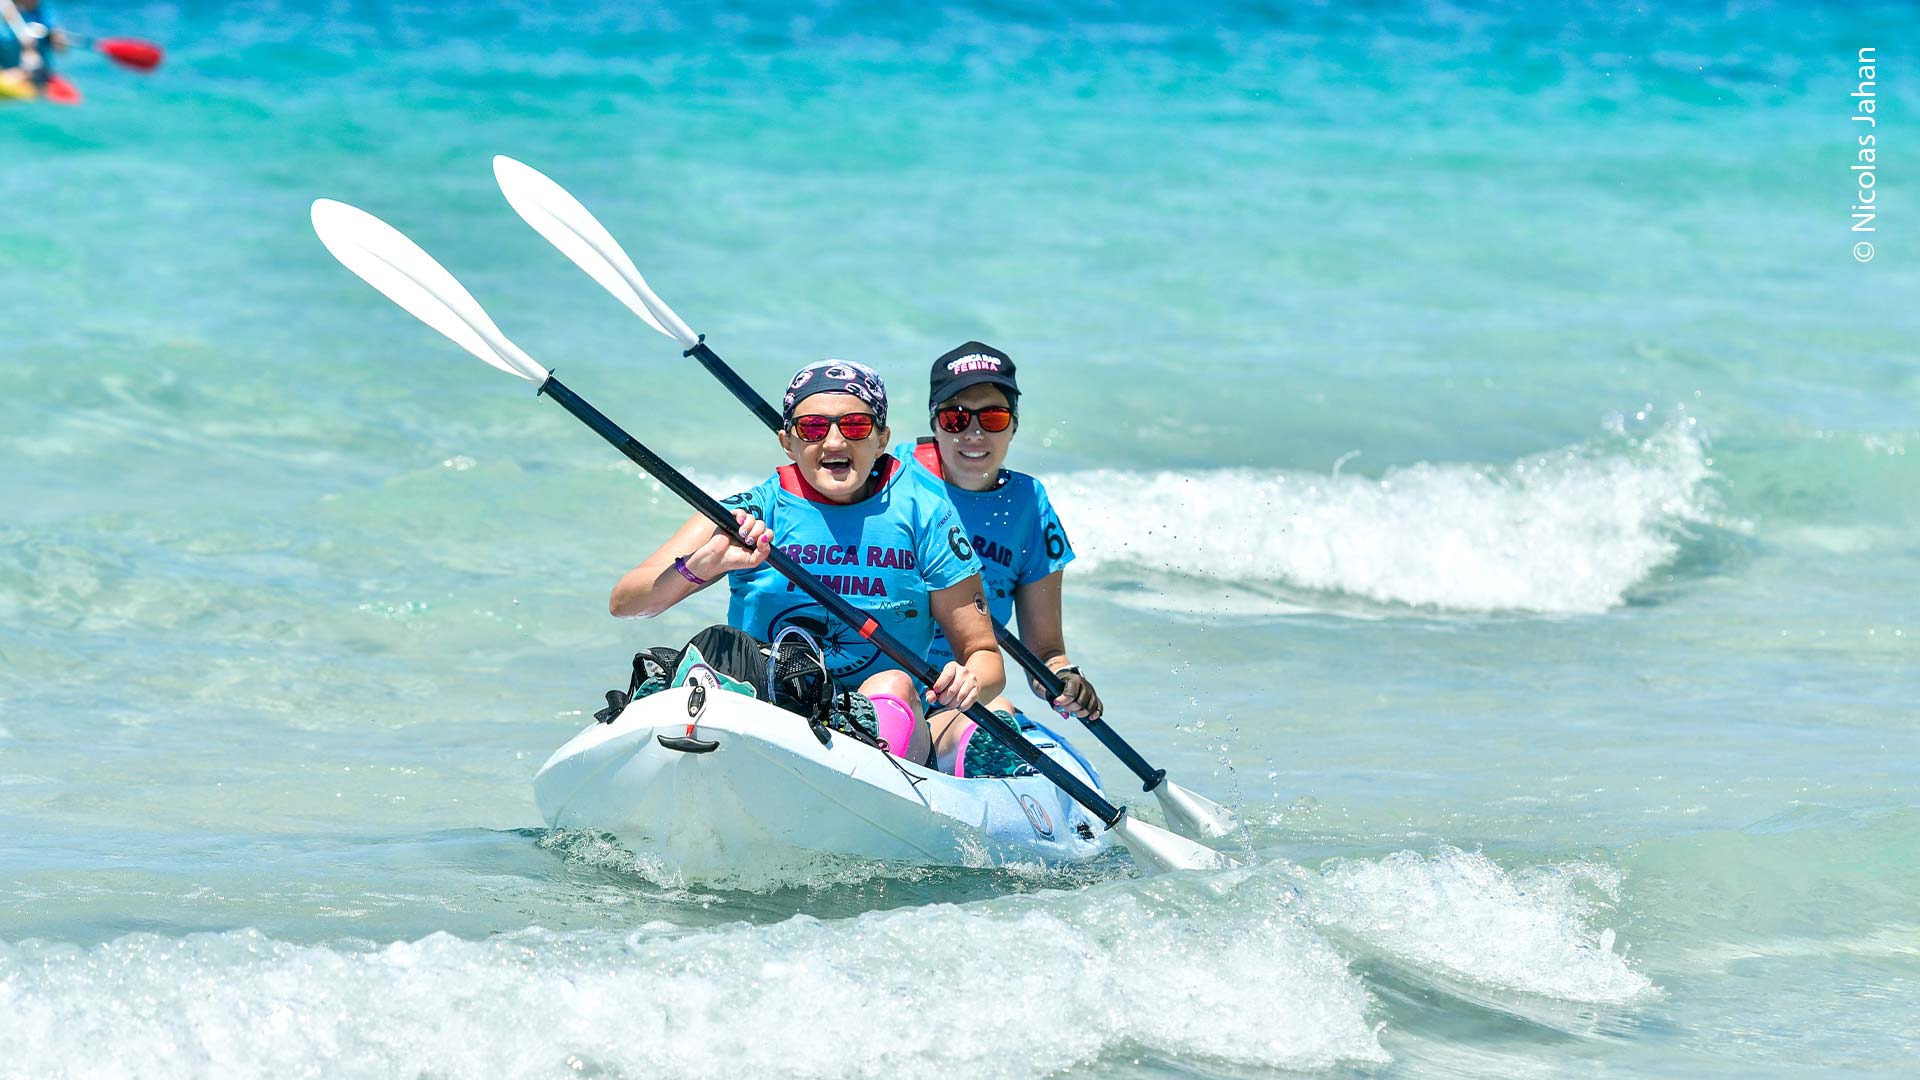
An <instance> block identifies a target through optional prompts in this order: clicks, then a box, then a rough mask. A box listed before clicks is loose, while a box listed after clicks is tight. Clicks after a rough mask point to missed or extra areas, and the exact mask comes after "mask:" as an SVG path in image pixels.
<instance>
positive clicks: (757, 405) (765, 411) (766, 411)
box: [680, 334, 780, 434]
mask: <svg viewBox="0 0 1920 1080" xmlns="http://www.w3.org/2000/svg"><path fill="white" fill-rule="evenodd" d="M680 355H682V356H691V357H693V358H694V359H695V360H698V361H700V366H701V367H703V368H706V369H707V371H708V373H709V374H711V375H712V376H713V377H714V378H716V379H719V380H720V385H722V386H724V387H726V388H727V390H728V391H729V392H731V393H732V394H733V396H734V397H736V398H738V399H739V400H740V404H742V405H745V406H746V407H747V408H749V409H752V410H753V414H754V415H755V416H758V417H759V418H760V422H761V423H763V424H765V425H767V430H769V431H772V432H774V433H775V434H779V432H780V414H779V413H777V412H774V411H773V406H772V405H769V404H767V399H766V398H763V397H761V396H760V394H759V392H758V391H756V390H754V388H753V387H751V386H748V385H747V381H746V380H745V379H742V378H741V377H740V376H739V374H738V373H737V372H735V371H734V370H733V369H732V368H730V367H728V366H727V362H726V361H725V360H722V359H720V354H719V353H716V352H714V351H713V350H712V349H709V348H707V336H706V335H705V334H702V335H700V341H699V343H698V344H696V345H695V346H694V347H693V348H691V349H688V350H687V351H686V352H683V353H681V354H680Z"/></svg>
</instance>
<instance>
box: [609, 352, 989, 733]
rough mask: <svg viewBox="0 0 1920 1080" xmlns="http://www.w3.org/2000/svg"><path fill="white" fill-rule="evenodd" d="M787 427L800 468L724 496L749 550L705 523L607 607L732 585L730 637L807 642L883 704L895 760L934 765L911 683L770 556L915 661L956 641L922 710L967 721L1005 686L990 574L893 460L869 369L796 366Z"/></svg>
mask: <svg viewBox="0 0 1920 1080" xmlns="http://www.w3.org/2000/svg"><path fill="white" fill-rule="evenodd" d="M781 418H782V421H783V423H782V429H781V432H780V445H781V448H782V449H784V450H785V451H786V454H787V457H788V458H790V459H792V464H790V465H784V466H781V467H780V468H779V469H778V470H776V471H775V472H774V474H773V475H772V476H770V477H768V478H767V479H766V480H764V481H762V482H761V483H760V484H759V485H758V486H756V487H754V488H753V489H752V490H750V491H744V492H741V493H740V494H738V495H735V496H733V497H732V498H730V499H727V500H725V501H726V503H727V504H728V505H730V506H732V507H733V508H734V517H735V518H736V519H737V520H738V521H739V523H740V534H741V537H742V538H743V539H745V540H746V541H747V542H748V545H749V546H747V547H741V546H740V545H739V544H737V543H735V542H734V541H733V539H732V538H731V537H729V536H728V535H727V534H726V533H725V532H722V531H721V530H719V529H717V528H715V527H714V526H713V523H712V522H710V521H708V520H707V519H706V518H703V517H700V516H698V515H695V516H694V517H692V518H691V519H689V520H688V521H687V523H686V524H685V525H682V526H681V527H680V529H679V531H677V532H675V533H674V534H673V538H672V539H670V540H668V541H667V542H666V543H665V544H664V545H662V546H661V547H660V548H659V550H657V551H655V552H654V553H653V554H652V555H649V556H647V558H646V560H645V561H644V562H642V563H641V564H640V565H639V566H637V567H635V568H633V569H632V570H630V571H628V572H627V573H626V575H625V576H624V577H622V578H621V579H620V581H619V583H618V584H616V585H615V586H614V588H613V596H612V597H611V599H610V601H609V604H608V607H609V609H610V610H611V611H612V612H613V614H615V615H617V616H622V617H626V618H635V617H651V616H654V615H658V614H660V613H661V612H663V611H666V610H667V609H668V608H671V607H672V606H673V605H675V604H677V603H679V602H680V601H682V600H685V599H686V598H687V597H689V596H692V595H693V594H694V593H696V592H699V591H700V590H701V589H703V588H705V587H706V586H707V585H709V584H712V583H713V582H714V581H717V580H718V579H719V578H720V577H721V575H723V574H724V575H726V577H727V585H728V588H729V590H730V591H731V593H732V598H731V601H730V602H729V604H728V607H727V622H728V623H729V624H730V625H732V626H734V627H736V628H738V629H740V630H743V631H745V632H746V633H748V634H751V635H752V636H754V637H755V638H758V639H760V640H761V641H769V640H772V639H773V638H774V637H775V636H776V635H777V634H778V633H779V632H780V631H781V630H782V629H784V628H785V627H788V626H798V627H801V628H803V629H806V630H808V631H810V632H812V633H813V634H814V635H815V636H816V637H818V638H819V639H820V645H821V649H822V652H823V653H824V655H825V659H826V662H827V666H828V668H829V670H831V671H832V673H833V675H834V678H835V680H836V681H838V682H839V683H840V684H841V685H842V686H847V687H856V688H857V689H858V690H859V692H860V693H861V694H863V695H865V696H866V697H867V698H868V699H869V700H871V701H872V702H873V705H874V719H875V725H876V727H877V728H878V734H879V736H880V738H881V739H883V740H885V742H886V743H887V746H888V748H889V749H890V750H892V751H893V752H894V753H896V754H898V755H899V756H901V757H906V758H910V759H912V760H915V761H921V762H925V761H928V760H929V757H930V755H929V749H930V747H931V741H930V739H929V737H928V724H927V721H926V719H925V717H924V709H923V708H922V707H921V705H920V700H921V696H920V695H919V694H916V693H915V692H914V687H913V682H912V680H911V679H910V678H909V677H908V676H907V673H906V672H904V671H902V670H900V669H899V667H898V666H896V665H895V664H894V663H893V662H892V661H891V660H889V659H888V658H887V656H886V654H884V653H882V652H880V651H879V650H878V649H876V648H875V647H874V646H873V645H872V643H871V642H869V641H867V640H866V639H865V638H863V637H861V636H860V635H859V634H858V633H857V632H856V630H855V629H854V628H851V627H843V626H839V625H837V624H832V623H831V621H830V618H829V616H827V614H826V612H825V609H823V608H821V607H820V605H818V604H816V603H814V602H813V601H812V600H811V599H810V598H809V597H808V596H807V595H806V594H805V593H803V592H800V591H799V590H798V589H796V588H794V587H793V586H792V585H791V584H790V583H789V582H788V581H787V580H786V579H785V578H784V577H782V576H781V575H780V574H779V573H778V572H777V571H775V570H773V569H772V568H771V567H768V566H767V565H766V561H767V555H768V552H769V550H770V549H771V546H772V545H775V544H777V545H779V547H780V549H781V550H782V551H785V552H786V553H787V554H788V555H789V556H791V557H792V558H793V559H794V560H795V561H797V562H799V563H801V564H802V565H804V566H806V567H807V569H809V570H811V571H813V573H814V574H815V575H816V576H818V577H819V578H821V579H822V580H823V581H825V582H826V584H827V586H828V587H829V588H831V589H833V591H835V592H837V593H839V594H840V595H841V596H843V597H845V598H846V599H847V601H848V602H849V603H851V604H852V605H853V606H854V607H856V608H859V609H860V610H862V611H864V612H866V613H867V614H868V615H871V616H872V617H873V619H874V620H875V621H876V622H878V623H879V624H880V625H881V626H882V627H883V628H885V629H886V631H887V632H888V633H890V634H892V635H893V636H894V637H896V638H899V639H900V640H901V641H902V642H903V643H905V644H906V646H907V647H908V648H910V649H913V650H916V651H918V652H920V653H922V654H925V653H926V651H927V649H928V647H929V646H930V644H931V642H932V640H933V638H934V637H935V635H936V634H938V635H940V636H941V637H942V638H943V639H944V640H945V641H948V642H952V643H953V645H952V647H951V648H950V649H949V650H948V652H947V661H946V663H945V665H944V666H943V667H942V668H941V670H940V677H939V679H938V681H936V682H935V683H934V685H933V686H932V687H930V688H929V689H928V690H927V691H926V695H925V698H926V701H928V702H933V703H938V704H939V705H942V706H945V707H947V708H948V709H959V710H964V709H966V708H968V707H969V706H971V705H972V704H973V703H974V702H975V701H976V700H982V699H989V698H993V697H995V696H996V695H998V694H999V693H1000V690H1001V688H1002V686H1003V685H1004V682H1005V673H1004V671H1003V670H1002V667H1001V662H1000V650H999V648H998V647H997V646H995V644H994V640H993V625H992V623H990V622H989V621H988V618H987V604H986V598H985V592H984V586H983V584H982V581H981V577H980V562H979V560H978V559H976V558H975V557H974V554H973V552H972V550H971V547H970V545H969V544H968V541H967V532H966V530H965V528H964V527H962V526H961V524H960V520H959V517H958V515H957V514H956V513H955V511H954V508H953V503H952V502H951V501H949V500H948V498H947V495H946V492H945V490H944V489H943V486H942V485H939V484H936V483H930V482H928V479H927V477H926V475H925V474H924V472H922V471H921V470H918V469H913V468H909V467H906V466H905V465H904V464H903V463H902V462H901V461H900V460H899V459H897V458H895V457H893V456H892V455H890V454H888V453H886V445H887V434H888V432H887V396H886V387H885V385H884V384H883V383H882V382H881V381H880V376H878V375H877V374H875V373H874V372H873V371H872V370H871V369H870V368H867V367H866V366H864V365H861V364H855V363H852V362H850V361H845V360H822V361H820V362H819V363H814V364H809V365H807V366H806V367H804V368H801V369H800V371H799V373H798V374H796V375H795V376H794V377H793V381H792V382H791V383H790V384H789V386H788V388H787V392H786V395H785V397H784V398H783V399H782V417H781ZM936 719H939V717H936Z"/></svg>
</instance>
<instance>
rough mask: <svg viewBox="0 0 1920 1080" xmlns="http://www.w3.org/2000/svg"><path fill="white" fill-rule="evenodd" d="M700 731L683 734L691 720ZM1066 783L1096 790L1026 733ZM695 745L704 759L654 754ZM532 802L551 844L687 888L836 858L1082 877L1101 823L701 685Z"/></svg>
mask: <svg viewBox="0 0 1920 1080" xmlns="http://www.w3.org/2000/svg"><path fill="white" fill-rule="evenodd" d="M690 719H691V721H692V723H693V727H692V730H691V731H689V720H690ZM1029 734H1030V737H1032V738H1033V739H1034V742H1035V745H1037V746H1039V747H1040V748H1041V749H1042V750H1044V751H1045V752H1046V753H1047V754H1048V755H1049V756H1051V757H1052V758H1053V759H1054V760H1055V761H1058V762H1059V763H1060V764H1061V765H1062V766H1063V767H1065V768H1066V769H1067V770H1068V771H1070V772H1072V773H1073V774H1074V775H1076V776H1078V777H1080V778H1081V779H1083V780H1085V781H1086V782H1087V783H1089V784H1091V785H1093V786H1094V787H1095V788H1096V789H1097V788H1098V787H1099V776H1098V774H1097V773H1095V772H1094V770H1093V769H1092V767H1091V766H1090V765H1089V764H1087V763H1086V762H1085V761H1083V760H1082V759H1081V758H1080V756H1079V755H1078V754H1077V753H1075V752H1074V751H1073V750H1072V748H1071V747H1069V746H1068V745H1067V744H1066V743H1065V742H1064V741H1063V740H1061V739H1060V738H1059V737H1057V736H1055V735H1053V733H1052V732H1050V731H1048V730H1046V729H1045V728H1040V729H1037V730H1034V731H1032V732H1030V733H1029ZM689 736H691V738H692V739H693V740H695V741H694V742H692V743H687V742H682V743H681V744H680V745H683V746H687V745H692V746H695V747H698V746H701V745H704V744H706V743H715V744H717V745H716V746H714V748H713V749H711V750H709V751H705V752H689V751H688V750H685V749H671V748H669V747H668V746H666V745H664V744H663V742H662V739H663V738H664V739H667V740H682V739H686V738H687V737H689ZM533 792H534V799H535V801H536V802H537V803H538V804H539V807H540V813H541V815H542V816H544V817H545V818H546V820H547V823H548V824H549V825H551V826H552V827H554V828H556V829H591V830H594V831H597V832H604V833H610V834H612V835H613V837H614V838H615V839H617V840H618V841H620V842H621V844H623V845H624V846H626V847H627V848H628V849H629V850H631V851H633V852H634V853H635V854H637V855H642V856H644V857H651V858H657V859H659V860H660V861H661V863H662V864H664V865H663V869H666V870H669V871H671V872H674V873H677V874H679V875H681V876H682V877H685V878H688V879H707V880H712V879H724V878H731V877H735V876H739V875H741V874H742V873H743V872H750V871H754V870H758V869H760V868H765V867H769V866H779V865H794V864H796V863H805V862H809V861H813V860H817V859H818V858H819V857H820V856H838V857H843V858H851V859H856V860H884V861H887V862H897V863H908V864H916V865H926V866H996V865H1006V864H1015V863H1018V864H1028V865H1031V864H1034V863H1036V862H1037V863H1043V864H1048V865H1057V864H1062V863H1071V862H1079V861H1081V860H1085V859H1089V858H1092V857H1094V856H1096V855H1099V854H1100V853H1101V852H1103V851H1105V850H1106V849H1107V847H1108V846H1109V844H1110V842H1111V841H1110V840H1109V834H1108V832H1107V830H1106V829H1105V827H1104V826H1103V825H1102V824H1101V822H1100V821H1099V820H1098V819H1097V818H1095V817H1093V816H1092V815H1091V814H1089V813H1088V812H1087V811H1086V810H1085V809H1084V808H1082V807H1081V806H1079V805H1078V804H1077V803H1075V802H1074V801H1073V800H1072V799H1070V798H1068V797H1067V796H1066V794H1065V793H1063V792H1062V791H1061V790H1060V789H1059V788H1057V787H1055V786H1054V785H1053V784H1052V783H1051V782H1050V781H1048V780H1046V779H1045V778H1043V777H1040V776H1020V777H1012V778H1009V779H960V778H958V777H954V776H950V775H947V774H944V773H939V772H935V771H933V770H932V769H928V768H923V767H921V766H919V765H915V764H913V763H911V762H907V761H903V760H901V759H899V758H896V757H892V756H891V755H889V754H887V753H886V752H885V751H883V750H880V749H879V748H877V747H874V746H870V745H868V744H866V743H863V742H860V741H858V740H856V739H854V738H851V737H849V736H847V735H844V734H841V733H838V732H832V733H829V736H828V741H827V743H826V744H824V745H823V744H822V743H821V741H820V739H819V738H818V737H816V736H815V734H814V732H813V729H812V728H810V727H809V726H808V724H807V721H806V720H805V718H803V717H800V716H797V715H795V714H793V713H790V712H787V711H785V710H783V709H778V708H775V707H774V706H772V705H769V704H767V703H765V702H762V701H758V700H756V699H754V698H751V697H747V696H745V695H742V694H735V693H727V692H724V691H717V690H716V691H709V690H708V689H707V688H706V687H705V686H702V685H700V684H698V683H690V684H688V685H683V686H678V687H674V688H672V689H668V690H663V691H661V692H659V693H657V694H653V695H650V696H648V697H644V698H641V699H640V700H638V701H635V702H633V703H632V704H630V705H628V706H627V707H626V709H625V710H623V711H622V712H621V713H620V715H619V716H618V717H616V718H615V719H614V720H613V722H612V723H595V724H593V725H591V726H589V727H588V728H587V729H586V730H585V731H582V732H581V733H580V734H578V735H576V736H574V737H573V738H572V739H571V740H570V741H568V742H567V744H566V745H565V746H562V747H561V748H560V749H559V750H556V751H555V752H554V754H553V757H551V758H550V759H548V761H547V763H546V764H545V765H543V766H541V768H540V772H539V773H538V774H537V775H536V776H535V777H534V780H533Z"/></svg>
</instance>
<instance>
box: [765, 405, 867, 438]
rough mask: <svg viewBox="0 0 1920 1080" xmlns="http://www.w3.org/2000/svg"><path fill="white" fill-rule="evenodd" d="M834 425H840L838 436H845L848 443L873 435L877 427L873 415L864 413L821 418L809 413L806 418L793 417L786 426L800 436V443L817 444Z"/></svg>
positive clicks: (816, 414)
mask: <svg viewBox="0 0 1920 1080" xmlns="http://www.w3.org/2000/svg"><path fill="white" fill-rule="evenodd" d="M835 424H838V425H840V434H842V435H844V436H846V438H847V440H848V441H849V442H859V441H860V440H861V439H864V438H866V437H867V436H869V435H871V434H873V429H874V428H875V427H876V426H878V425H877V424H876V423H875V422H874V418H873V414H872V413H864V412H856V413H847V414H846V415H845V416H822V415H820V414H819V413H809V414H807V415H806V416H796V417H794V418H793V422H792V423H790V424H788V425H787V426H788V427H789V428H791V429H793V433H794V434H795V435H798V436H800V441H802V442H819V441H820V440H821V439H824V438H826V437H827V432H828V431H831V430H832V429H833V426H834V425H835Z"/></svg>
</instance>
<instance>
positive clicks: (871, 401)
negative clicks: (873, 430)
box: [780, 360, 887, 427]
mask: <svg viewBox="0 0 1920 1080" xmlns="http://www.w3.org/2000/svg"><path fill="white" fill-rule="evenodd" d="M815 394H852V395H853V396H854V397H857V398H859V399H860V400H861V401H863V402H865V403H866V406H867V408H869V409H872V410H873V419H874V422H875V423H878V424H879V425H880V426H881V427H886V426H887V384H886V383H883V382H881V381H880V374H879V373H878V372H876V371H874V370H873V369H872V368H870V367H868V366H867V365H865V364H856V363H854V362H853V361H851V360H820V361H816V362H815V363H811V364H808V365H807V366H806V367H803V368H801V369H800V371H799V372H798V373H797V374H795V375H794V377H793V381H792V382H790V383H788V384H787V394H786V396H785V397H783V398H781V399H780V419H781V421H782V422H783V423H787V424H791V423H793V416H794V412H793V410H794V407H795V406H797V405H799V404H800V403H801V402H802V401H805V400H806V399H808V398H810V397H812V396H813V395H815Z"/></svg>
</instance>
